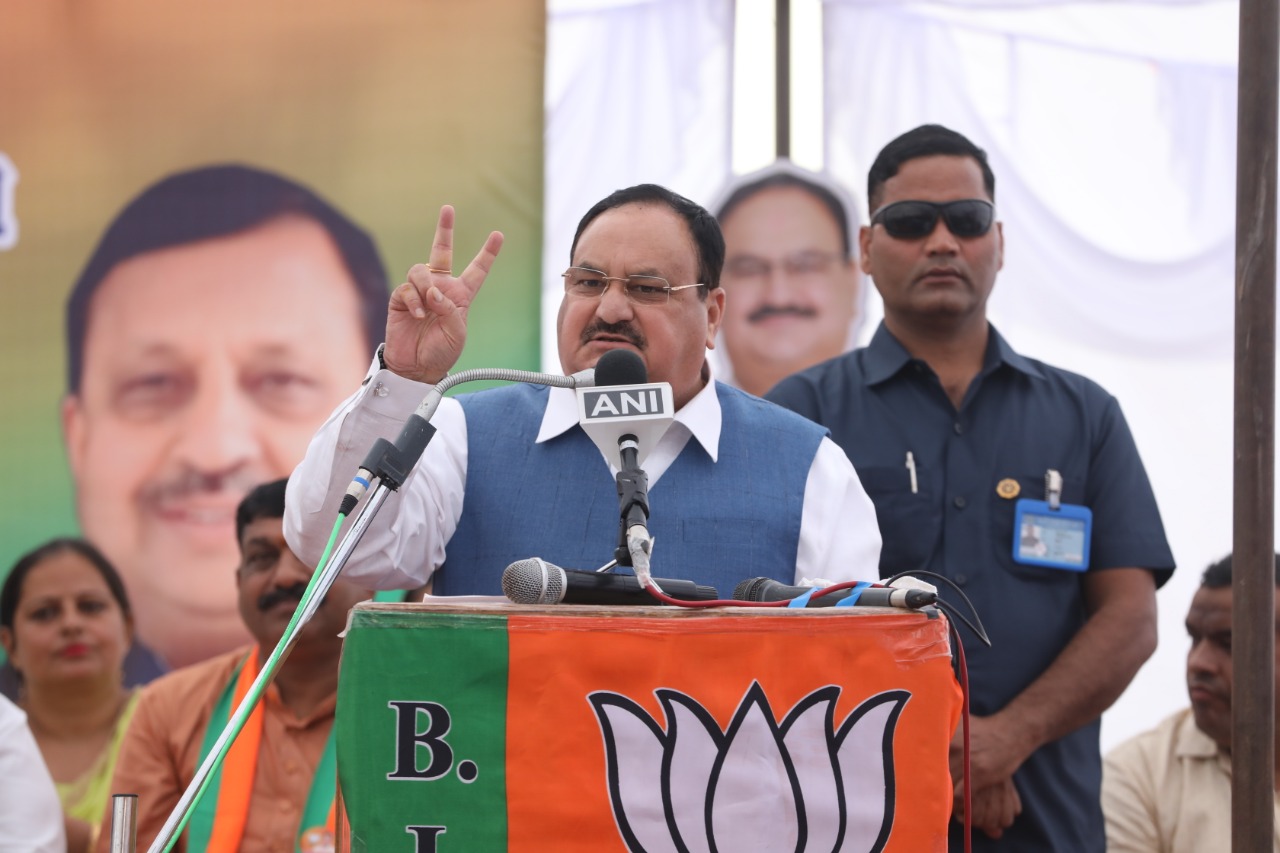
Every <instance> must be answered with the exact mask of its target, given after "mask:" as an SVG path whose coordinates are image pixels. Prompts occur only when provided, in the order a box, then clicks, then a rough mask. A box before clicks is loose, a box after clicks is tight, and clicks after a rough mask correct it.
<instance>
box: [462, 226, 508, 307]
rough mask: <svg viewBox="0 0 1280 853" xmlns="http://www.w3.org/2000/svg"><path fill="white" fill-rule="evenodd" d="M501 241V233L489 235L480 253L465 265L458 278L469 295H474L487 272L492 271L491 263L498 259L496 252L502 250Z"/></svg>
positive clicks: (495, 232)
mask: <svg viewBox="0 0 1280 853" xmlns="http://www.w3.org/2000/svg"><path fill="white" fill-rule="evenodd" d="M503 239H504V238H503V236H502V232H501V231H494V232H493V233H491V234H490V235H489V239H487V240H485V241H484V245H483V246H481V247H480V251H478V252H476V256H475V257H474V258H472V259H471V263H469V264H467V268H466V269H465V270H463V271H462V275H461V276H460V278H461V279H462V282H463V283H464V284H465V285H466V286H467V291H468V293H470V294H471V295H473V296H474V295H475V292H476V291H477V290H479V289H480V285H482V284H484V280H485V278H487V277H488V275H489V271H490V270H491V269H493V262H494V261H496V260H497V259H498V252H499V251H501V250H502V242H503Z"/></svg>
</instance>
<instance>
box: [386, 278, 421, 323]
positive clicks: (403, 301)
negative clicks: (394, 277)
mask: <svg viewBox="0 0 1280 853" xmlns="http://www.w3.org/2000/svg"><path fill="white" fill-rule="evenodd" d="M412 272H413V271H412V270H410V279H412ZM390 310H392V311H408V312H409V314H411V315H412V316H414V317H416V318H418V319H419V320H421V319H422V318H424V317H426V316H427V311H426V308H425V307H424V306H423V302H422V294H421V293H420V292H419V288H418V287H417V286H416V285H415V284H414V283H413V282H412V281H406V282H405V283H404V284H402V285H400V286H399V287H397V288H396V289H395V290H393V291H392V292H391V306H390Z"/></svg>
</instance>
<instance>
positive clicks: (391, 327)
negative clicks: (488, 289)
mask: <svg viewBox="0 0 1280 853" xmlns="http://www.w3.org/2000/svg"><path fill="white" fill-rule="evenodd" d="M453 219H454V211H453V207H452V206H450V205H447V204H446V205H445V206H444V207H442V208H440V219H439V220H438V221H437V222H436V236H435V240H434V241H432V243H431V256H430V257H431V261H430V263H427V264H414V265H413V266H412V267H410V269H409V274H408V276H406V279H407V280H406V281H405V282H404V283H403V284H401V285H400V286H399V287H397V288H396V289H395V291H393V292H392V294H391V303H390V305H389V306H388V314H387V343H386V346H385V347H384V348H383V351H382V360H383V364H385V365H386V367H387V370H390V371H391V372H392V373H395V374H397V375H399V376H403V377H404V378H405V379H412V380H414V381H415V382H425V383H426V384H428V385H434V384H436V383H437V382H439V381H440V380H441V379H443V378H444V377H445V375H446V374H447V373H448V372H449V371H450V370H451V369H452V368H453V366H454V365H455V364H457V362H458V358H459V357H460V356H461V355H462V347H463V345H465V344H466V342H467V312H468V311H469V310H470V308H471V301H472V300H473V299H475V295H476V293H477V291H479V290H480V285H482V284H484V280H485V278H486V277H487V276H488V275H489V270H490V269H492V268H493V262H494V261H495V260H496V259H497V257H498V252H499V250H501V249H502V233H501V232H499V231H494V232H493V233H491V234H490V235H489V237H488V239H487V240H485V241H484V246H483V247H481V249H480V251H479V252H477V253H476V256H475V258H473V259H472V261H471V263H469V264H467V268H466V269H464V270H463V271H462V273H461V275H457V276H455V275H454V274H453Z"/></svg>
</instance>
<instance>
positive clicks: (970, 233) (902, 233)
mask: <svg viewBox="0 0 1280 853" xmlns="http://www.w3.org/2000/svg"><path fill="white" fill-rule="evenodd" d="M938 217H942V220H943V221H944V222H946V223H947V229H948V230H949V231H950V232H951V233H952V234H954V235H955V236H957V237H981V236H982V235H983V234H986V233H987V232H988V231H990V230H991V223H992V222H994V221H995V218H996V208H995V205H993V204H992V203H991V202H989V201H983V200H982V199H980V198H964V199H960V200H959V201H948V202H944V203H941V204H939V203H937V202H932V201H895V202H894V203H893V204H886V205H885V206H884V207H882V208H880V209H879V210H877V211H876V212H875V213H873V214H871V224H872V225H877V224H878V225H883V226H884V230H885V231H888V232H889V236H890V237H896V238H898V239H899V240H918V239H920V238H921V237H925V236H928V235H929V234H932V233H933V229H934V228H936V227H937V225H938Z"/></svg>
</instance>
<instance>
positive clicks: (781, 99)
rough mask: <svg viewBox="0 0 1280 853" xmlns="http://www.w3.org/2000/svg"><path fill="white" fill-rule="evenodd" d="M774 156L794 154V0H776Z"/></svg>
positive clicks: (774, 36) (774, 35) (774, 37)
mask: <svg viewBox="0 0 1280 853" xmlns="http://www.w3.org/2000/svg"><path fill="white" fill-rule="evenodd" d="M773 8H774V29H773V54H774V72H773V73H774V106H775V110H774V113H775V116H774V122H775V123H776V128H775V133H774V148H775V149H776V150H775V152H774V156H777V157H790V156H791V0H774V7H773Z"/></svg>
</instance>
